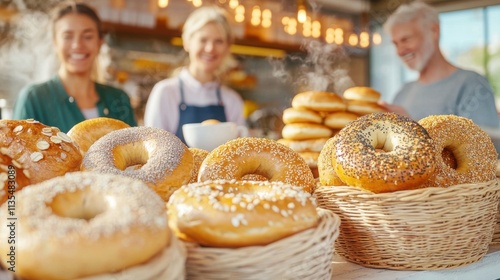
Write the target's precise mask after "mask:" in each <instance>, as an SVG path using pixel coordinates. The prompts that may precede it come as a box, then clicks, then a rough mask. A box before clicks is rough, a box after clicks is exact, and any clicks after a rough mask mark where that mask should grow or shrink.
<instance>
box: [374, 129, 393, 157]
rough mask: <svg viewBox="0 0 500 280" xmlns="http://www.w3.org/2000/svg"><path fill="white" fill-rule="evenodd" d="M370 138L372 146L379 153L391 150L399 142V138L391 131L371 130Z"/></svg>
mask: <svg viewBox="0 0 500 280" xmlns="http://www.w3.org/2000/svg"><path fill="white" fill-rule="evenodd" d="M371 133H373V134H374V135H373V134H371ZM370 138H371V140H372V147H373V149H374V150H375V152H377V153H388V152H391V151H392V150H394V146H397V143H398V139H396V137H394V136H393V135H392V133H390V132H383V131H371V132H370Z"/></svg>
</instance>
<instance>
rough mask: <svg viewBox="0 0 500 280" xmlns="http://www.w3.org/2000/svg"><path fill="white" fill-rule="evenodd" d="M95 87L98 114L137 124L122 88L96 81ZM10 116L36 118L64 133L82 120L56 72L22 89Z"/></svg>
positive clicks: (80, 113)
mask: <svg viewBox="0 0 500 280" xmlns="http://www.w3.org/2000/svg"><path fill="white" fill-rule="evenodd" d="M95 88H96V91H97V94H98V95H99V101H98V102H97V104H96V106H97V110H98V112H99V116H100V117H108V118H114V119H119V120H122V121H124V122H125V123H127V124H129V125H130V126H137V122H136V120H135V115H134V111H133V110H132V106H131V105H130V99H129V97H128V95H127V94H126V93H125V92H124V91H123V90H121V89H118V88H115V87H111V86H107V85H103V84H99V83H95ZM12 118H13V119H19V120H22V119H35V120H37V121H39V122H41V123H43V124H45V125H49V126H55V127H58V128H59V129H60V130H61V131H63V132H68V131H69V130H70V129H71V128H72V127H73V126H74V125H75V124H77V123H79V122H81V121H84V120H85V117H84V116H83V114H82V112H81V111H80V109H79V108H78V106H77V104H76V102H75V101H74V99H73V98H72V97H70V96H69V95H68V94H67V93H66V90H65V89H64V86H63V84H62V83H61V80H60V79H59V76H57V75H56V76H55V77H53V78H52V79H50V80H48V81H46V82H43V83H40V84H34V85H30V86H27V87H25V88H23V89H22V90H21V92H20V93H19V96H18V97H17V100H16V103H15V105H14V111H13V115H12Z"/></svg>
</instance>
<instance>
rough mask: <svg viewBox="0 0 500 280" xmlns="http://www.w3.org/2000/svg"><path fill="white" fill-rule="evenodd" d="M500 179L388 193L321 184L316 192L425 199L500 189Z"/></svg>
mask: <svg viewBox="0 0 500 280" xmlns="http://www.w3.org/2000/svg"><path fill="white" fill-rule="evenodd" d="M497 181H499V182H500V180H499V179H497V178H495V179H493V180H490V181H486V182H479V183H471V184H458V185H453V186H449V187H446V188H444V187H428V188H421V189H415V190H401V191H395V192H387V193H373V192H371V191H368V190H365V189H361V188H357V187H352V186H320V187H318V188H316V190H315V192H316V193H322V194H326V193H334V194H335V195H344V196H346V195H349V196H353V197H354V196H355V197H357V198H366V199H377V200H379V201H380V200H391V201H393V200H401V201H425V200H428V199H429V197H431V196H439V195H462V196H464V195H469V194H477V193H476V191H475V190H476V189H477V188H481V187H486V188H491V189H500V184H495V182H497ZM499 196H500V194H499Z"/></svg>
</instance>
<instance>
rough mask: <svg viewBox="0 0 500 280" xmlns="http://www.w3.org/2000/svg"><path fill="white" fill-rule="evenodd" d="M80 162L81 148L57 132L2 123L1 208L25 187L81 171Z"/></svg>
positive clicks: (26, 123)
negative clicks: (16, 192)
mask: <svg viewBox="0 0 500 280" xmlns="http://www.w3.org/2000/svg"><path fill="white" fill-rule="evenodd" d="M81 162H82V155H81V153H80V150H79V148H78V146H77V145H75V143H74V142H73V141H72V140H71V138H69V137H68V135H66V134H65V133H64V132H62V131H60V130H59V129H58V128H56V127H50V126H47V125H44V124H42V123H40V122H38V121H35V120H0V181H1V183H2V185H3V186H2V187H1V188H0V204H1V203H4V202H5V201H6V200H7V198H8V197H9V196H12V193H13V192H14V191H19V190H21V189H22V188H24V187H25V186H28V185H30V184H36V183H40V182H43V181H45V180H48V179H51V178H53V177H57V176H60V175H64V174H65V173H66V172H70V171H78V170H79V169H80V164H81ZM14 183H15V184H14Z"/></svg>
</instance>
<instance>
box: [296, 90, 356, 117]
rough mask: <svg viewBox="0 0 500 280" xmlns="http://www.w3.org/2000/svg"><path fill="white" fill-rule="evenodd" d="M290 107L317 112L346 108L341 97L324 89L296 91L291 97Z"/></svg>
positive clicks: (343, 109)
mask: <svg viewBox="0 0 500 280" xmlns="http://www.w3.org/2000/svg"><path fill="white" fill-rule="evenodd" d="M292 107H293V108H296V109H309V110H313V111H319V112H335V111H345V110H346V108H347V106H346V104H345V102H344V100H343V99H342V97H340V96H338V95H337V94H335V93H333V92H324V91H306V92H301V93H298V94H297V95H295V96H294V97H293V99H292Z"/></svg>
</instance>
